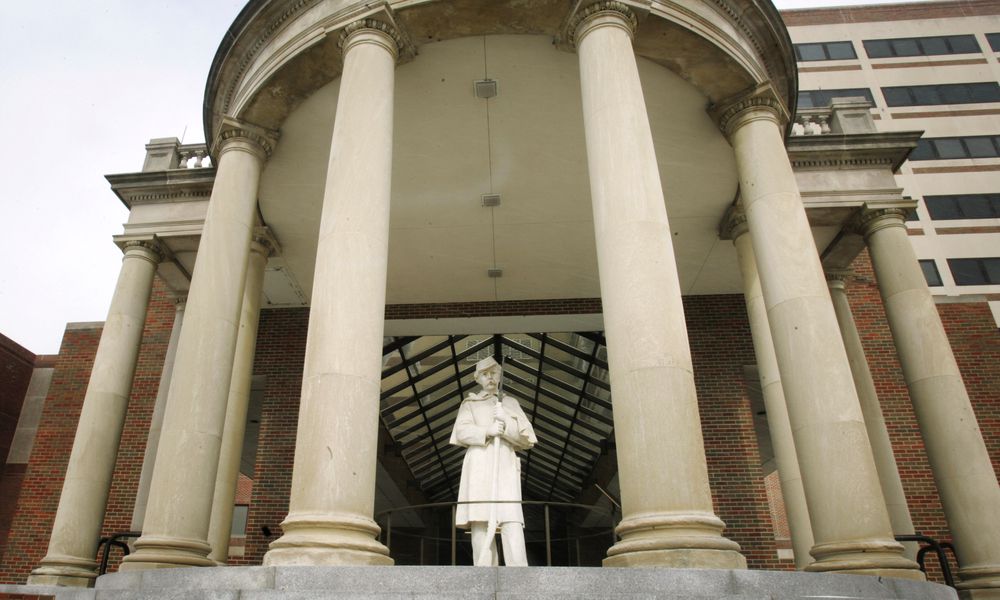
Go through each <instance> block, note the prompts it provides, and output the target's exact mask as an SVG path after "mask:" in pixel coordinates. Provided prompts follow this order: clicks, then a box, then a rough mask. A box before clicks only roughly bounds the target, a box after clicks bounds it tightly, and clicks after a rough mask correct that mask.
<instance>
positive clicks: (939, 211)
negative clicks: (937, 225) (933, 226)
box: [924, 196, 962, 220]
mask: <svg viewBox="0 0 1000 600" xmlns="http://www.w3.org/2000/svg"><path fill="white" fill-rule="evenodd" d="M924 204H926V205H927V212H928V213H929V214H930V215H931V218H932V219H936V220H949V219H961V218H962V211H961V210H960V209H959V208H958V197H957V196H927V197H925V198H924Z"/></svg>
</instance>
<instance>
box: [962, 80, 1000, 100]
mask: <svg viewBox="0 0 1000 600" xmlns="http://www.w3.org/2000/svg"><path fill="white" fill-rule="evenodd" d="M966 87H967V88H968V89H969V102H998V101H1000V84H997V83H996V82H992V81H991V82H989V83H970V84H968V85H967V86H966Z"/></svg>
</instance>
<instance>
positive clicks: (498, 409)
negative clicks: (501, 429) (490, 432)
mask: <svg viewBox="0 0 1000 600" xmlns="http://www.w3.org/2000/svg"><path fill="white" fill-rule="evenodd" d="M507 416H508V415H507V411H505V410H504V409H503V406H501V404H500V403H499V402H497V403H496V406H494V407H493V418H494V419H496V420H497V421H506V420H507Z"/></svg>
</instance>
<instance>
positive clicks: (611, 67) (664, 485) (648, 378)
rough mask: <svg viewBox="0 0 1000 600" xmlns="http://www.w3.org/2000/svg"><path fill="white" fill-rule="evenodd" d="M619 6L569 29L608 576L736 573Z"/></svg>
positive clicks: (627, 26) (585, 14) (628, 26)
mask: <svg viewBox="0 0 1000 600" xmlns="http://www.w3.org/2000/svg"><path fill="white" fill-rule="evenodd" d="M635 26H636V20H635V16H634V15H633V14H632V12H631V11H630V10H629V9H628V8H627V7H626V6H625V5H624V4H623V3H621V2H599V3H597V4H592V5H590V6H588V7H587V8H585V9H583V10H582V11H581V12H580V13H578V14H577V15H576V17H575V18H574V21H573V23H572V24H571V29H570V31H571V32H572V33H573V37H574V38H575V39H574V43H575V44H576V46H577V53H578V55H579V61H580V84H581V91H582V96H583V118H584V130H585V131H584V132H585V135H586V142H587V165H588V168H589V172H590V189H591V196H592V202H593V209H594V231H595V236H596V242H597V259H598V268H599V270H600V279H601V299H602V302H603V304H604V323H605V333H606V335H607V340H608V363H609V370H610V374H611V391H612V395H613V397H614V409H615V410H614V419H615V437H616V442H617V446H618V473H619V478H620V482H621V496H622V517H623V518H622V521H621V523H620V524H619V525H618V527H617V533H618V535H619V536H620V537H621V540H620V541H618V542H617V543H616V544H615V545H614V546H613V547H612V548H611V549H610V550H609V551H608V557H607V558H606V559H605V560H604V565H605V566H612V567H618V566H671V567H700V568H720V569H736V568H745V567H746V560H745V559H744V558H743V556H742V555H741V554H740V553H739V545H738V544H736V543H735V542H733V541H730V540H727V539H725V538H724V537H722V530H723V527H724V524H723V522H722V521H721V520H720V519H719V518H718V517H717V516H716V515H715V514H714V512H713V508H712V494H711V490H710V489H709V485H708V468H707V466H706V463H705V449H704V445H703V440H702V434H701V422H700V420H699V416H698V400H697V397H696V396H695V387H694V375H693V371H692V366H691V352H690V348H689V346H688V338H687V327H686V324H685V321H684V310H683V306H682V305H681V291H680V284H679V282H678V278H677V265H676V263H675V260H674V251H673V246H672V243H671V234H670V226H669V224H668V222H667V212H666V209H665V207H664V203H663V191H662V188H661V187H660V177H659V171H658V167H657V162H656V156H655V153H654V150H653V139H652V135H651V133H650V129H649V120H648V118H647V115H646V106H645V103H644V100H643V95H642V88H641V86H640V83H639V74H638V70H637V68H636V62H635V55H634V53H633V50H632V35H633V33H634V31H635Z"/></svg>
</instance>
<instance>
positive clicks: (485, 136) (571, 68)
mask: <svg viewBox="0 0 1000 600" xmlns="http://www.w3.org/2000/svg"><path fill="white" fill-rule="evenodd" d="M586 4H589V2H584V3H574V2H567V1H566V0H537V1H534V2H530V3H526V2H523V1H521V0H492V1H490V2H482V1H480V0H407V1H405V2H404V1H399V2H382V3H375V4H372V3H359V2H345V1H342V0H341V1H336V0H325V1H324V0H299V1H297V2H294V3H276V2H268V1H265V0H256V1H253V2H250V3H249V4H248V5H247V7H246V8H245V9H244V11H243V12H242V13H241V15H240V16H239V17H238V18H237V21H236V22H235V23H234V25H233V27H232V28H231V29H230V32H229V34H228V35H227V38H226V40H225V41H224V42H223V44H222V46H221V47H220V50H219V53H218V55H217V56H216V59H215V62H214V64H213V68H212V71H211V74H210V77H209V83H208V88H207V90H206V104H205V112H206V129H207V131H208V133H209V136H210V137H209V139H212V137H211V133H212V132H213V131H215V130H216V128H217V126H218V122H219V119H220V118H221V116H223V115H229V116H234V117H236V118H238V119H242V120H245V121H248V122H250V123H252V124H255V125H258V126H263V127H267V128H271V129H276V130H279V131H280V134H281V139H280V141H279V143H278V144H277V147H276V150H275V152H274V155H273V156H272V157H271V159H270V160H269V162H268V164H267V166H266V168H265V172H264V176H263V180H262V185H261V192H260V204H261V210H262V214H263V216H264V218H265V221H266V222H267V223H268V225H269V226H271V228H272V229H273V230H274V232H275V234H276V235H277V237H278V239H279V240H280V241H281V243H282V246H283V249H284V255H283V257H282V259H283V260H284V261H285V264H286V265H287V266H288V270H287V272H288V273H290V274H291V275H292V277H293V278H294V279H296V280H297V281H298V282H299V283H300V284H301V285H302V287H303V288H304V290H305V291H306V294H307V295H309V294H310V293H311V287H312V272H313V264H314V255H315V239H316V231H317V230H318V224H319V216H320V205H321V202H322V188H323V182H324V179H325V172H326V166H327V165H326V162H327V156H328V153H329V140H330V134H331V131H332V126H333V117H334V114H335V110H336V100H337V93H338V89H339V79H338V77H339V70H340V66H341V56H340V50H339V48H338V47H337V39H338V36H339V30H340V28H342V27H343V25H345V24H346V23H349V22H351V21H353V20H356V19H357V18H359V17H365V16H374V17H375V18H379V19H383V20H386V21H389V22H392V23H394V24H395V25H396V28H397V29H398V30H399V31H400V32H401V33H402V35H403V38H404V40H405V46H406V48H405V49H404V53H403V54H404V56H403V59H402V60H401V65H400V66H399V67H398V68H397V71H396V94H395V106H396V109H395V129H394V166H393V197H392V234H391V241H390V265H389V281H388V301H389V302H448V301H473V300H494V299H496V300H508V299H524V298H559V297H580V296H597V295H599V290H598V284H597V273H596V258H595V251H594V243H593V227H592V223H591V214H590V202H589V198H590V195H589V187H588V177H587V169H586V150H585V144H584V140H583V128H582V115H581V113H580V111H581V107H580V94H579V82H578V65H577V57H576V55H575V54H574V53H573V52H572V47H571V46H570V45H569V44H568V43H567V41H566V40H567V39H568V37H569V35H568V31H567V23H568V22H569V20H570V17H571V16H572V14H573V12H574V10H575V9H578V8H579V7H580V6H583V5H586ZM625 4H627V5H629V6H630V7H631V8H632V10H633V11H634V12H636V14H637V15H638V17H639V29H638V34H637V36H636V39H635V42H634V47H635V48H636V53H637V56H638V57H639V60H638V62H639V68H640V73H641V77H642V80H643V86H644V92H645V96H646V103H647V106H648V109H649V118H650V123H651V127H652V130H653V135H654V138H655V144H656V150H657V157H658V160H659V164H660V171H661V178H662V180H663V187H664V192H665V197H666V201H667V206H668V212H669V215H670V220H671V224H672V229H673V231H674V234H675V237H674V246H675V249H676V252H677V261H678V265H679V268H680V269H679V270H680V273H681V280H682V288H683V290H684V292H685V293H725V292H735V291H738V289H739V287H738V281H739V280H738V274H737V270H736V267H735V264H736V261H735V258H734V257H733V250H732V248H731V244H730V243H729V242H726V241H722V240H719V239H718V235H717V227H718V224H719V221H720V219H721V218H722V216H723V214H724V212H725V209H726V207H727V206H728V205H729V204H731V203H732V200H733V198H734V196H735V193H736V176H735V169H734V166H733V155H732V151H731V149H730V148H729V146H728V144H727V143H726V141H725V139H724V138H723V137H722V135H721V134H720V133H719V132H718V130H717V129H716V128H715V127H714V125H713V124H712V122H711V120H710V119H709V118H708V116H707V114H706V111H705V109H706V107H707V106H708V105H710V104H712V103H716V102H720V101H723V100H725V99H726V98H729V97H731V96H733V95H735V94H737V93H739V92H741V91H742V90H745V89H748V88H751V87H753V86H755V85H757V84H758V83H760V82H761V81H770V82H771V84H772V86H773V87H774V88H775V90H776V91H777V92H778V93H779V95H781V96H782V97H785V98H794V94H795V89H794V87H795V86H794V81H795V77H794V60H793V59H792V58H791V52H790V50H791V46H790V44H789V43H788V40H787V35H786V34H785V32H784V28H783V25H782V24H781V21H780V19H779V17H778V16H777V12H776V11H775V10H774V9H773V6H771V5H770V3H769V2H750V1H743V0H702V1H701V2H685V3H683V5H681V4H679V3H675V2H660V1H649V0H646V1H643V2H625ZM574 7H575V8H574ZM514 33H517V34H525V35H511V34H514ZM483 34H488V35H483ZM527 34H533V35H527ZM567 50H568V51H567ZM483 78H492V79H495V80H497V81H498V82H499V86H500V93H499V95H498V96H497V97H495V98H492V99H490V100H484V99H481V98H476V97H475V96H474V95H473V94H472V84H473V81H475V80H477V79H483ZM490 193H494V194H499V195H500V197H501V205H500V206H499V207H497V208H484V207H483V206H481V202H480V198H481V196H482V195H483V194H490ZM490 268H499V269H502V277H500V278H489V277H487V274H486V271H487V269H490Z"/></svg>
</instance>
